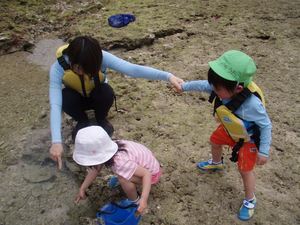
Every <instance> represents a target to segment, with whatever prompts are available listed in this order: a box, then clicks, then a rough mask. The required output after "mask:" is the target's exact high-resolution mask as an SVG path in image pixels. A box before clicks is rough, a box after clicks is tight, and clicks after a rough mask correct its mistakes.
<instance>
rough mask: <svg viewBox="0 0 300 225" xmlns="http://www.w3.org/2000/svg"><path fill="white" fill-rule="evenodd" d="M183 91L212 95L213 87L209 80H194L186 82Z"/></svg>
mask: <svg viewBox="0 0 300 225" xmlns="http://www.w3.org/2000/svg"><path fill="white" fill-rule="evenodd" d="M181 87H182V90H183V91H201V92H207V93H211V91H212V87H211V85H210V84H209V83H208V81H207V80H193V81H187V82H184V83H183V84H182V85H181Z"/></svg>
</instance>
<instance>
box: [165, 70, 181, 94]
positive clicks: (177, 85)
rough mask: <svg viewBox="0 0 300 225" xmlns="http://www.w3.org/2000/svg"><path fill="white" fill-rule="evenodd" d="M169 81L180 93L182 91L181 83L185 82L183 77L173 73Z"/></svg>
mask: <svg viewBox="0 0 300 225" xmlns="http://www.w3.org/2000/svg"><path fill="white" fill-rule="evenodd" d="M169 81H170V83H171V84H172V85H173V87H174V88H175V90H176V91H177V92H178V93H181V92H182V87H181V85H182V84H183V83H184V81H183V80H182V79H181V78H178V77H176V76H174V75H173V74H172V75H171V76H170V78H169Z"/></svg>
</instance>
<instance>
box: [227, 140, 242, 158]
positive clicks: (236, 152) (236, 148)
mask: <svg viewBox="0 0 300 225" xmlns="http://www.w3.org/2000/svg"><path fill="white" fill-rule="evenodd" d="M243 144H244V139H242V138H240V140H239V141H238V142H237V143H236V144H235V145H234V146H233V148H232V153H231V157H230V161H232V162H237V161H238V158H239V150H240V149H241V147H242V146H243Z"/></svg>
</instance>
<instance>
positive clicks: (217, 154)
mask: <svg viewBox="0 0 300 225" xmlns="http://www.w3.org/2000/svg"><path fill="white" fill-rule="evenodd" d="M211 154H212V161H213V162H214V163H217V162H220V161H221V160H222V145H217V144H214V143H212V142H211Z"/></svg>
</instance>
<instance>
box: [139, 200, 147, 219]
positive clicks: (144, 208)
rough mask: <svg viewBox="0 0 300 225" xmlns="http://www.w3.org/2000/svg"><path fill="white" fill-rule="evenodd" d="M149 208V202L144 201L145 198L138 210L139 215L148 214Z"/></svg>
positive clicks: (140, 202)
mask: <svg viewBox="0 0 300 225" xmlns="http://www.w3.org/2000/svg"><path fill="white" fill-rule="evenodd" d="M147 207H148V204H147V200H144V199H143V198H141V199H140V201H139V207H138V209H137V211H138V213H139V214H141V215H143V214H146V213H147V211H148V210H147Z"/></svg>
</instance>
